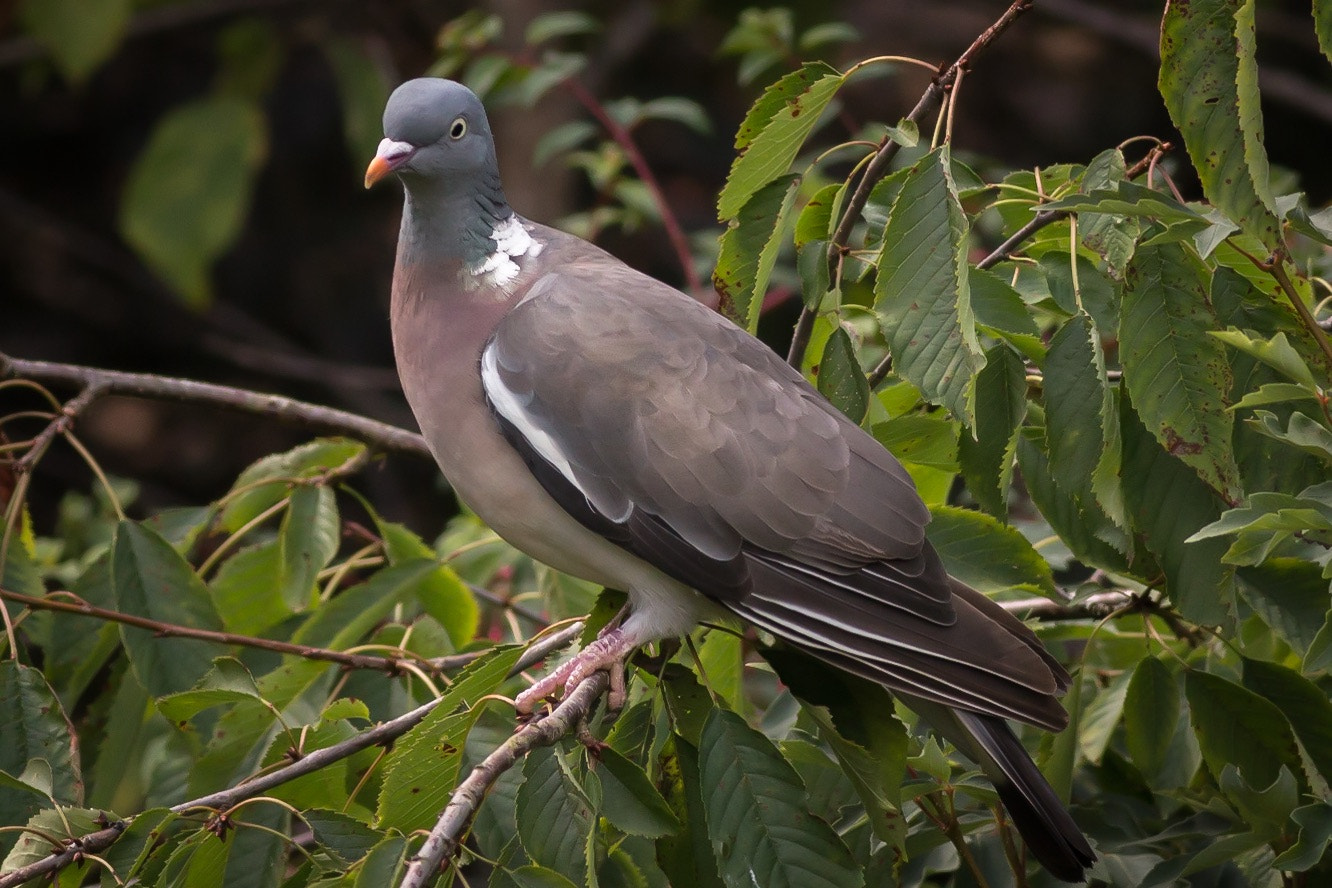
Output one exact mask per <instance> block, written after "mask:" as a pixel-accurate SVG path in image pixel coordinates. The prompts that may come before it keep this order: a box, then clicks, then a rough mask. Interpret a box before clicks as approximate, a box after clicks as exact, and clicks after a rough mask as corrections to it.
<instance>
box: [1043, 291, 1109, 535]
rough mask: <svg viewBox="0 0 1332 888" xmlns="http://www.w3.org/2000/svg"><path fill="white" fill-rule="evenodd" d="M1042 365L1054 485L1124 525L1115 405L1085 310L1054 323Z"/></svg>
mask: <svg viewBox="0 0 1332 888" xmlns="http://www.w3.org/2000/svg"><path fill="white" fill-rule="evenodd" d="M1043 369H1044V371H1045V385H1044V392H1045V440H1046V443H1047V446H1048V447H1049V453H1050V470H1051V472H1052V473H1053V475H1054V481H1055V484H1057V485H1059V486H1060V487H1062V488H1063V489H1064V491H1065V493H1067V494H1068V495H1069V496H1071V497H1073V499H1074V500H1075V501H1077V502H1078V503H1079V504H1080V505H1081V506H1082V508H1084V509H1086V508H1087V507H1088V506H1089V505H1090V504H1091V503H1092V502H1093V501H1094V502H1095V503H1096V504H1098V505H1099V506H1100V508H1101V509H1103V510H1104V511H1105V514H1106V515H1107V516H1108V517H1109V518H1110V519H1111V520H1113V521H1114V522H1115V523H1116V524H1118V525H1119V526H1120V527H1127V526H1128V517H1127V515H1126V514H1125V506H1124V496H1123V493H1122V491H1121V489H1120V486H1119V472H1120V459H1121V451H1120V434H1119V410H1118V405H1117V404H1116V403H1115V397H1114V392H1113V391H1111V388H1110V383H1109V381H1108V380H1107V377H1106V369H1105V352H1104V351H1103V350H1102V348H1101V336H1100V333H1099V331H1098V330H1097V328H1096V325H1095V323H1094V322H1093V321H1092V319H1091V317H1090V316H1089V315H1087V314H1078V315H1075V316H1073V317H1072V318H1070V319H1069V320H1068V321H1067V322H1066V323H1065V324H1064V325H1063V326H1062V327H1060V328H1059V330H1058V331H1057V332H1056V333H1055V335H1054V336H1053V337H1052V338H1051V340H1050V348H1049V351H1048V352H1047V353H1046V358H1045V366H1044V368H1043Z"/></svg>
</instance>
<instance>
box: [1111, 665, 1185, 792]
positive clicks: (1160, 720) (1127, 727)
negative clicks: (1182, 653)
mask: <svg viewBox="0 0 1332 888" xmlns="http://www.w3.org/2000/svg"><path fill="white" fill-rule="evenodd" d="M1180 702H1181V701H1180V688H1179V684H1178V682H1176V680H1175V677H1174V676H1173V675H1172V674H1171V673H1170V669H1169V668H1167V667H1166V665H1165V664H1164V663H1162V662H1161V661H1160V660H1159V659H1158V658H1156V657H1144V658H1143V659H1142V660H1140V661H1139V662H1138V665H1137V667H1136V668H1135V669H1134V670H1133V677H1132V678H1131V679H1130V680H1129V685H1128V693H1127V694H1126V695H1125V697H1124V735H1125V740H1126V742H1127V743H1128V749H1129V755H1131V756H1132V757H1133V763H1134V764H1135V765H1137V766H1138V769H1139V770H1140V771H1142V773H1143V775H1144V776H1146V777H1148V778H1149V779H1150V778H1151V777H1152V776H1154V775H1155V774H1156V773H1157V772H1158V771H1160V770H1161V768H1162V767H1163V766H1164V764H1165V759H1166V754H1167V753H1168V752H1169V750H1170V743H1171V741H1172V740H1174V737H1175V727H1176V725H1177V724H1178V722H1179V710H1180Z"/></svg>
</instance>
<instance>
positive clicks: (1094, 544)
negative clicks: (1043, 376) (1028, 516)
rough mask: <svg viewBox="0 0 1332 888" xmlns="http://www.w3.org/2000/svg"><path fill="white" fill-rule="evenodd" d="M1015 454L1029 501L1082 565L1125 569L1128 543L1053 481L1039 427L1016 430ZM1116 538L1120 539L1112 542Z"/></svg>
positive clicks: (1105, 519)
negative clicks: (1029, 497) (1030, 500)
mask: <svg viewBox="0 0 1332 888" xmlns="http://www.w3.org/2000/svg"><path fill="white" fill-rule="evenodd" d="M1017 457H1018V467H1019V468H1020V469H1021V470H1022V478H1023V480H1025V481H1026V484H1027V492H1028V493H1029V494H1031V499H1032V502H1034V503H1035V504H1036V507H1037V508H1038V509H1040V512H1041V515H1042V516H1043V517H1044V518H1045V520H1046V521H1048V522H1049V523H1050V527H1051V528H1052V529H1053V530H1054V531H1055V533H1056V534H1058V535H1059V538H1060V539H1061V540H1063V541H1064V543H1065V545H1067V546H1068V547H1069V549H1070V550H1072V552H1073V554H1075V555H1076V556H1077V557H1078V559H1079V560H1080V561H1082V562H1084V563H1085V564H1090V565H1095V566H1096V567H1100V568H1103V569H1105V570H1114V571H1118V572H1127V571H1128V570H1129V561H1128V558H1127V549H1128V548H1129V547H1128V543H1127V540H1126V539H1124V537H1123V535H1122V534H1117V533H1116V531H1117V528H1115V526H1114V524H1113V522H1111V521H1110V519H1109V518H1108V517H1106V516H1105V515H1104V514H1103V513H1102V512H1101V511H1100V510H1099V509H1097V510H1096V511H1095V512H1094V513H1088V512H1086V511H1085V509H1084V507H1083V506H1082V505H1080V504H1079V503H1078V502H1077V500H1075V499H1073V497H1072V496H1070V495H1069V494H1067V493H1066V492H1064V490H1063V489H1061V488H1060V487H1059V486H1058V485H1056V484H1055V483H1054V478H1053V477H1052V475H1051V470H1050V457H1049V454H1048V453H1047V452H1046V450H1045V435H1044V433H1043V430H1042V429H1040V428H1026V429H1022V430H1021V431H1019V432H1018V439H1017ZM1116 540H1120V541H1121V542H1119V543H1118V544H1116V542H1115V541H1116Z"/></svg>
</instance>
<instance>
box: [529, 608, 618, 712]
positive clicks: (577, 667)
mask: <svg viewBox="0 0 1332 888" xmlns="http://www.w3.org/2000/svg"><path fill="white" fill-rule="evenodd" d="M635 647H637V645H636V644H635V643H634V641H633V640H632V639H630V638H629V637H627V636H626V635H625V634H624V631H623V630H621V629H618V628H617V629H611V630H610V631H609V632H604V633H603V634H601V635H600V636H598V637H597V640H596V641H594V642H592V643H591V644H589V645H588V646H587V647H585V648H583V649H582V650H581V651H579V652H578V653H577V654H576V655H575V656H573V657H570V658H569V659H568V660H565V661H564V662H563V663H561V664H560V666H559V668H558V669H556V670H555V671H554V672H552V673H551V674H550V675H547V676H546V677H545V678H543V679H541V680H540V681H538V682H537V683H536V684H534V685H532V686H531V687H530V688H528V689H527V690H525V691H523V692H522V693H521V694H519V695H518V697H517V699H515V700H514V705H515V707H516V708H517V710H518V712H519V713H522V714H528V713H531V712H532V710H534V709H536V707H537V706H538V705H540V703H541V701H543V700H545V699H547V698H549V697H554V696H555V693H556V692H557V691H560V690H563V691H565V692H566V693H567V692H568V691H569V690H571V689H572V688H576V687H578V686H579V685H580V684H582V683H583V682H584V681H585V680H586V679H588V678H589V677H591V676H592V675H594V674H595V673H597V672H599V671H601V670H602V669H606V670H608V671H609V672H610V684H611V688H610V695H609V698H608V701H607V705H608V706H609V707H610V708H611V709H612V710H618V709H621V708H623V706H624V700H625V683H624V659H625V657H627V656H628V655H629V653H630V652H632V651H633V649H634V648H635Z"/></svg>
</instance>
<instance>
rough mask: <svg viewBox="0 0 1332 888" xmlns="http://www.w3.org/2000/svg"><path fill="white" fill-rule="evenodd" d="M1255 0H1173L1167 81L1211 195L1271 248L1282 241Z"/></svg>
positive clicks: (1165, 28) (1165, 42) (1167, 23)
mask: <svg viewBox="0 0 1332 888" xmlns="http://www.w3.org/2000/svg"><path fill="white" fill-rule="evenodd" d="M1253 8H1254V4H1253V0H1191V2H1188V3H1184V2H1179V0H1172V2H1170V3H1168V4H1167V5H1166V12H1165V18H1164V20H1163V21H1162V22H1161V76H1160V82H1159V86H1160V89H1161V95H1162V96H1164V97H1165V102H1166V108H1167V109H1168V110H1169V112H1170V119H1171V120H1173V121H1174V123H1175V126H1176V127H1178V128H1179V131H1180V132H1181V133H1183V134H1184V146H1185V148H1187V149H1188V152H1189V157H1190V158H1191V159H1192V160H1193V166H1194V168H1195V169H1196V170H1197V171H1198V176H1199V178H1200V179H1201V180H1202V187H1203V193H1204V194H1206V195H1207V199H1208V200H1209V201H1211V202H1212V203H1213V204H1215V205H1216V206H1218V207H1220V208H1221V210H1223V211H1224V212H1225V213H1226V215H1228V216H1230V217H1231V218H1232V219H1234V220H1235V221H1236V222H1238V223H1239V224H1240V228H1241V229H1243V230H1244V231H1245V232H1247V233H1249V234H1252V235H1254V236H1255V237H1257V238H1258V239H1259V240H1261V241H1262V242H1263V244H1264V245H1265V246H1266V247H1267V248H1268V249H1269V250H1273V249H1276V247H1277V246H1278V245H1279V244H1280V243H1281V235H1280V223H1279V222H1278V221H1277V218H1276V215H1275V204H1274V202H1273V197H1272V192H1271V186H1270V183H1269V181H1268V167H1267V153H1266V151H1265V149H1264V147H1263V120H1262V109H1261V107H1260V106H1259V97H1258V65H1257V60H1256V59H1255V58H1254V34H1253Z"/></svg>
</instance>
